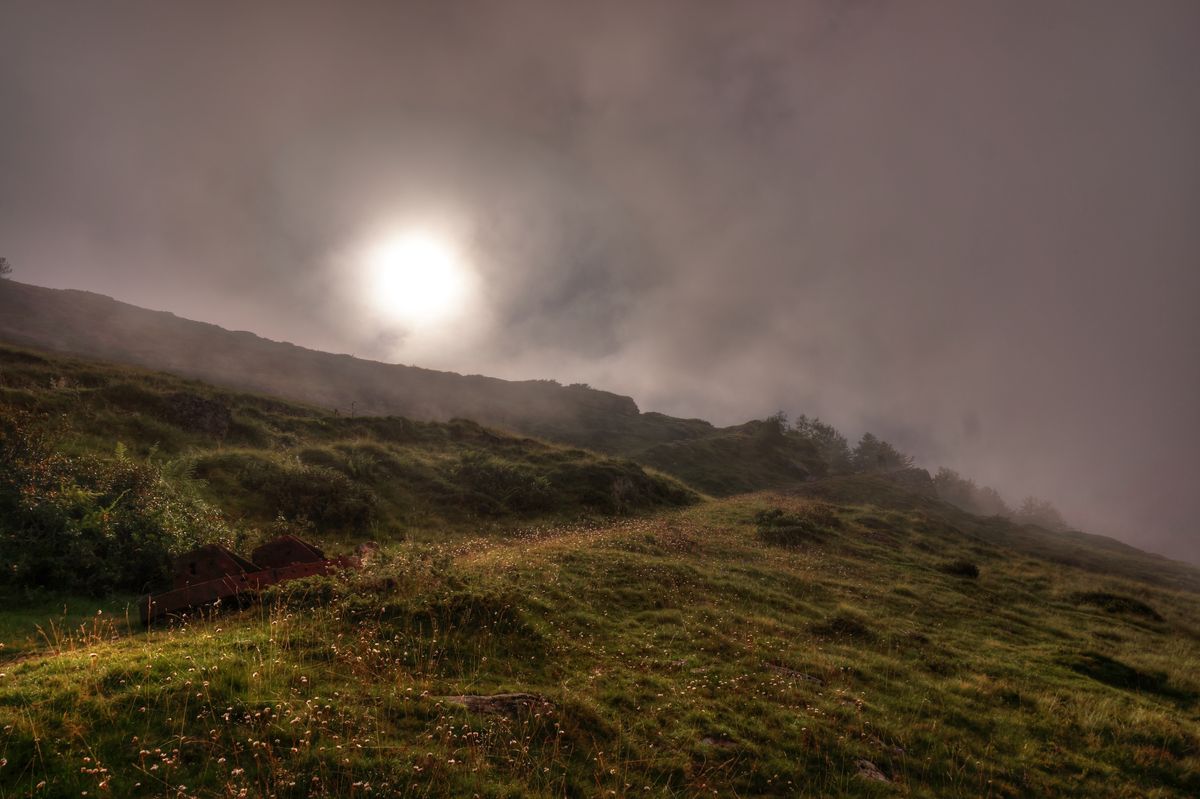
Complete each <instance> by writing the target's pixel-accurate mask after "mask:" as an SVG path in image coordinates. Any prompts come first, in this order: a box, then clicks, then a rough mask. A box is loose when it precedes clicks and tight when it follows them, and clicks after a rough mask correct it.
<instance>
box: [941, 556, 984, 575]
mask: <svg viewBox="0 0 1200 799" xmlns="http://www.w3.org/2000/svg"><path fill="white" fill-rule="evenodd" d="M941 570H942V571H944V572H945V573H946V574H952V575H954V576H955V577H967V578H969V579H972V580H974V579H976V578H977V577H979V567H978V566H976V565H975V564H974V563H972V562H971V561H969V560H963V559H960V560H952V561H949V562H948V563H943V564H942V566H941Z"/></svg>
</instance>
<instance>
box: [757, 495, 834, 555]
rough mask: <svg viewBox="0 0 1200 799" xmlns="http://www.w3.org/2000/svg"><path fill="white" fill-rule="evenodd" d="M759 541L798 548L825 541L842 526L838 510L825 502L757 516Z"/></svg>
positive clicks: (771, 510)
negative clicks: (831, 532) (830, 533)
mask: <svg viewBox="0 0 1200 799" xmlns="http://www.w3.org/2000/svg"><path fill="white" fill-rule="evenodd" d="M754 524H755V526H756V528H757V531H758V537H759V539H761V540H762V541H763V542H764V543H767V544H772V545H774V546H783V547H794V546H800V545H802V544H808V543H812V542H813V541H818V540H820V539H822V538H823V537H824V536H825V534H826V533H827V532H829V531H830V530H833V529H836V528H837V527H838V526H840V520H839V519H838V515H837V511H836V509H835V508H834V507H833V506H832V505H829V504H827V503H824V502H812V503H809V504H807V505H805V506H804V507H802V508H801V509H800V510H794V511H788V510H784V509H783V508H769V509H766V510H760V511H758V512H757V513H756V514H754Z"/></svg>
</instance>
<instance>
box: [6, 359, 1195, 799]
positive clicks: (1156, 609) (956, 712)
mask: <svg viewBox="0 0 1200 799" xmlns="http://www.w3.org/2000/svg"><path fill="white" fill-rule="evenodd" d="M0 420H3V422H4V424H3V426H0V454H2V455H3V457H4V458H5V459H6V460H5V469H4V470H3V471H2V473H0V502H3V503H9V504H8V505H6V506H5V507H4V508H3V509H2V510H3V512H2V513H0V544H2V545H3V546H2V547H0V563H4V568H5V569H6V570H8V573H9V576H10V577H11V578H12V579H11V580H10V581H9V583H8V585H7V586H6V587H5V588H4V589H0V591H2V592H0V608H2V609H0V796H24V795H34V796H38V795H44V796H68V795H76V796H78V795H81V794H83V793H84V792H87V795H89V796H90V795H112V796H164V797H165V796H171V797H177V798H178V797H227V796H280V797H300V796H368V795H375V796H472V795H478V796H511V797H518V796H546V797H549V796H635V795H636V796H668V797H700V796H713V795H717V796H789V797H791V796H813V797H816V796H830V795H848V796H915V797H935V796H936V797H946V796H956V797H977V796H996V797H1022V796H1047V795H1054V796H1077V797H1105V796H1114V797H1125V796H1139V797H1141V796H1148V797H1185V796H1194V795H1196V794H1197V792H1200V716H1198V715H1197V710H1198V709H1200V678H1198V676H1197V675H1200V571H1198V570H1196V569H1194V568H1192V567H1190V566H1187V565H1185V564H1180V563H1175V562H1172V561H1168V560H1166V559H1163V558H1159V557H1157V556H1153V555H1148V554H1146V553H1142V552H1139V551H1138V550H1136V549H1133V548H1131V547H1127V546H1125V545H1122V544H1119V543H1117V542H1115V541H1111V540H1109V539H1103V538H1100V537H1096V536H1085V535H1084V534H1082V533H1073V532H1062V533H1059V532H1053V531H1048V530H1043V529H1041V528H1037V527H1033V526H1027V525H1026V526H1022V525H1017V524H1014V523H1013V522H1011V521H1008V520H1004V519H999V518H982V517H978V516H973V515H971V514H969V513H966V512H964V511H962V510H960V509H958V508H956V507H954V506H952V505H949V504H947V503H945V502H942V501H940V500H938V499H936V498H935V497H933V496H931V495H930V493H929V492H928V491H927V490H925V488H924V487H923V485H922V484H921V483H920V481H915V480H907V479H889V478H886V477H880V476H866V475H854V476H842V477H834V478H827V479H822V480H817V481H808V482H804V483H803V484H801V485H799V486H797V487H792V488H790V489H787V490H781V491H776V492H771V493H754V494H746V495H742V496H738V497H733V498H726V499H720V500H701V501H697V497H696V496H695V495H694V494H692V493H691V492H689V491H687V490H686V489H685V488H683V487H681V486H680V485H679V484H677V483H675V482H674V481H673V480H670V479H669V478H664V477H661V476H659V475H657V474H656V473H653V472H647V471H645V470H644V469H643V468H642V467H641V466H639V465H637V464H635V463H632V462H630V461H625V460H619V459H613V458H609V457H606V456H603V455H596V454H593V453H589V452H587V451H583V450H578V449H569V448H564V447H561V446H555V445H550V444H546V443H543V442H539V441H535V440H531V439H524V438H518V437H512V436H508V435H505V434H501V433H497V432H495V431H491V430H488V429H487V428H484V427H481V426H479V425H478V424H475V423H473V422H466V421H452V422H446V423H441V422H414V421H411V420H406V419H402V418H398V417H347V416H344V415H337V416H335V415H333V414H331V413H330V412H328V411H324V410H321V409H319V408H314V407H310V406H304V405H299V404H295V403H291V402H287V401H283V400H279V399H275V398H271V397H266V396H261V395H255V394H248V393H244V392H238V391H232V390H228V389H222V388H216V387H213V386H211V385H207V384H203V383H199V382H196V381H191V380H185V379H182V378H179V377H176V376H172V375H168V374H163V373H158V372H150V371H146V370H143V369H140V368H135V367H127V366H116V365H113V364H108V363H102V362H96V361H88V360H81V359H78V358H72V357H66V356H61V355H52V354H48V353H44V352H34V351H29V350H26V349H17V348H11V347H0ZM776 433H777V428H772V427H771V426H770V425H767V424H766V423H760V424H759V425H748V426H745V427H743V428H742V429H741V430H740V431H739V434H740V435H742V436H744V437H745V442H744V443H745V447H746V449H747V451H748V450H750V449H753V448H757V451H759V452H765V453H770V452H771V451H772V449H773V447H774V446H775V444H776V443H777V442H775V441H774V438H773V436H774V435H775V434H776ZM698 441H703V439H698ZM713 447H714V448H713V449H712V450H707V451H706V452H705V455H706V457H710V456H712V455H714V454H715V455H717V456H719V455H720V450H719V445H713ZM664 457H665V456H664ZM764 457H768V456H767V455H764ZM925 480H926V481H928V476H927V475H926V476H925ZM30 525H34V527H30ZM37 525H41V526H40V527H38V526H37ZM297 529H299V531H301V532H302V533H303V534H304V535H307V536H308V537H310V538H312V539H313V540H315V541H316V542H317V543H319V544H321V545H323V546H324V547H326V549H327V550H329V551H344V550H346V549H348V548H349V547H351V546H352V545H353V544H354V543H356V542H358V541H361V540H363V539H364V538H374V539H376V540H378V541H379V542H380V543H381V545H382V547H381V549H380V551H379V553H378V556H377V558H376V559H375V561H374V562H373V563H372V565H370V566H369V568H368V569H367V570H365V571H363V572H361V573H347V574H343V575H341V576H339V577H336V578H313V579H309V580H304V581H299V582H296V583H292V584H290V585H288V586H285V587H281V588H276V589H272V590H270V591H268V592H267V594H266V595H264V596H262V597H260V601H259V602H257V603H255V604H253V605H251V606H250V607H248V608H246V609H243V610H240V611H235V612H225V613H221V614H219V615H216V616H213V617H211V618H207V619H206V618H202V617H195V618H191V619H188V620H186V621H184V622H183V623H179V624H175V625H169V626H163V627H156V628H154V629H152V630H150V631H148V632H147V631H144V630H142V629H140V627H139V626H138V625H137V624H136V623H131V622H130V618H131V617H132V618H134V619H136V612H135V611H133V610H132V604H131V603H132V602H133V600H134V596H133V593H132V592H133V591H135V590H136V587H135V586H134V585H132V584H131V583H130V582H129V580H128V579H126V580H125V582H121V581H120V579H119V578H121V577H122V576H123V575H124V576H126V577H128V576H129V574H136V576H137V578H138V579H143V578H145V579H149V577H148V576H147V575H150V576H152V575H153V567H154V566H155V563H156V562H155V561H153V560H151V561H148V562H146V563H142V564H141V566H142V567H145V568H143V570H142V571H138V572H136V573H132V572H129V573H127V571H126V568H127V566H128V565H129V564H127V563H125V561H124V560H123V558H124V557H125V555H124V554H123V553H130V552H133V551H134V550H129V549H122V546H123V543H122V542H123V537H124V536H126V535H131V534H132V535H137V536H141V538H138V539H136V540H139V541H147V540H148V541H150V542H151V543H152V544H153V545H154V546H158V547H165V549H164V550H163V552H164V554H169V553H170V552H171V551H176V550H175V549H172V547H181V546H185V545H187V544H188V543H189V541H197V542H198V541H206V540H224V541H227V542H229V543H231V544H233V545H235V546H238V547H240V548H245V547H247V546H249V545H250V544H252V543H253V541H254V540H256V536H261V535H266V534H273V533H274V532H277V531H280V530H297ZM31 531H32V534H31ZM147 535H149V538H147ZM163 536H167V537H166V538H164V537H163ZM171 536H175V537H171ZM189 536H190V538H189ZM39 558H40V559H41V560H40V561H38V559H39ZM80 558H88V559H90V560H88V561H87V563H86V564H82V565H81V562H80V560H79V559H80ZM56 559H57V560H56ZM114 559H115V560H116V561H117V566H119V568H117V567H114V565H113V564H114ZM31 563H33V565H34V566H35V567H36V568H38V569H47V568H51V567H59V569H60V570H59V572H57V573H56V575H57V576H55V577H53V578H45V577H42V578H40V580H39V581H37V582H35V583H33V584H29V583H28V579H27V578H29V577H30V575H31V574H34V573H35V572H29V571H26V569H27V567H29V566H30V564H31ZM135 565H136V564H135ZM96 575H101V576H104V575H108V576H109V577H111V578H112V579H111V580H110V581H109V582H108V583H102V582H97V581H96V579H95V576H96ZM22 580H25V581H26V582H25V583H22V582H21V581H22ZM20 585H26V587H25V588H20V587H19V586H20ZM83 591H91V592H93V593H94V594H95V596H92V597H88V596H83V595H81V592H83Z"/></svg>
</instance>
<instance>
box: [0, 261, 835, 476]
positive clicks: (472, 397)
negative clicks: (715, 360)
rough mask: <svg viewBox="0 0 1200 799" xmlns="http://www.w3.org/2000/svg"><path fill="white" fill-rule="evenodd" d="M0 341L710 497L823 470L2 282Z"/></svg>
mask: <svg viewBox="0 0 1200 799" xmlns="http://www.w3.org/2000/svg"><path fill="white" fill-rule="evenodd" d="M0 341H4V342H8V343H11V344H17V345H22V346H29V347H35V348H44V349H51V350H56V351H59V352H64V353H71V354H77V355H86V356H92V357H99V358H105V359H109V360H113V361H118V362H122V363H127V364H133V365H138V366H146V367H150V368H153V369H162V370H166V371H169V372H172V373H175V374H178V375H183V376H186V377H193V378H198V379H201V380H205V381H208V382H211V383H215V384H217V385H222V386H226V387H230V388H236V389H241V390H246V391H252V392H261V393H265V394H272V395H276V396H280V397H285V398H288V399H292V400H297V401H300V402H305V403H309V404H312V405H316V406H320V407H324V408H328V409H335V410H338V411H340V412H341V413H343V414H350V413H353V414H357V415H374V416H387V415H391V416H404V417H406V418H409V419H414V420H419V421H449V420H450V419H455V418H465V419H471V420H474V421H476V422H479V423H481V424H484V425H488V426H491V427H496V428H500V429H504V430H509V431H512V432H516V433H520V434H523V435H529V436H537V437H540V438H545V439H548V440H551V441H556V442H560V443H565V444H571V445H574V446H580V447H586V448H588V449H593V450H596V451H599V452H604V453H607V454H613V455H622V456H626V457H630V458H635V459H636V460H639V461H641V462H644V463H647V464H649V465H652V466H655V467H657V468H659V469H661V470H663V471H665V472H668V473H669V474H672V475H675V476H678V477H680V478H682V479H684V480H686V481H688V482H690V483H692V484H693V485H694V486H696V487H697V488H700V489H701V490H703V491H706V492H708V493H711V494H716V495H724V494H731V493H736V492H740V491H746V490H754V489H760V488H778V487H784V486H787V485H790V484H793V483H795V482H797V481H800V480H803V479H805V478H806V477H808V476H810V475H813V474H817V473H820V471H821V470H822V466H821V462H820V459H819V458H818V457H817V456H816V453H815V452H813V451H812V449H811V448H810V447H809V446H807V445H806V443H805V442H803V441H798V440H796V439H794V438H785V437H783V436H772V435H771V431H770V429H767V428H764V427H763V426H762V425H764V424H766V423H754V422H751V423H748V424H747V425H741V426H737V427H730V428H717V427H714V426H713V425H711V424H709V423H708V422H706V421H703V420H700V419H679V418H675V417H671V416H666V415H664V414H660V413H642V412H641V411H640V410H639V408H638V406H637V403H635V402H634V401H633V399H631V398H630V397H625V396H621V395H619V394H614V393H611V392H608V391H599V390H596V389H593V388H589V387H587V386H580V385H572V386H563V385H560V384H559V383H557V382H554V381H552V380H524V381H509V380H500V379H498V378H493V377H485V376H482V375H460V374H456V373H454V372H440V371H435V370H432V369H422V368H419V367H416V366H403V365H397V364H387V363H380V362H378V361H370V360H365V359H362V358H355V357H352V356H349V355H334V354H331V353H327V352H320V351H317V350H310V349H306V348H304V347H298V346H296V345H294V344H288V343H284V342H278V341H270V340H268V339H265V338H262V337H261V336H257V335H254V334H253V333H248V332H244V331H230V330H226V329H224V328H221V327H218V326H216V325H212V324H207V323H204V322H196V321H192V320H189V319H183V318H180V317H178V316H175V315H174V314H171V313H166V312H163V311H151V310H147V309H145V308H139V307H137V306H135V305H130V304H128V303H124V302H119V301H117V300H114V299H112V298H110V297H106V296H103V295H100V294H95V293H92V292H87V291H76V290H69V289H48V288H41V287H38V286H30V285H27V284H24V283H17V282H14V281H11V280H6V281H3V282H2V283H0ZM768 427H769V426H768Z"/></svg>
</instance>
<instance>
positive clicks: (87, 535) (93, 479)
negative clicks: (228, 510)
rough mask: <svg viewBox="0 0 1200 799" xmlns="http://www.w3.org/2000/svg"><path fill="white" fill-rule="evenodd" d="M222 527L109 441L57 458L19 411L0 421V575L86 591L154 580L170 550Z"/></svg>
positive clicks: (224, 529)
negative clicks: (104, 452) (102, 453)
mask: <svg viewBox="0 0 1200 799" xmlns="http://www.w3.org/2000/svg"><path fill="white" fill-rule="evenodd" d="M231 537H232V535H231V531H230V529H229V528H228V526H227V525H226V523H225V520H224V518H223V517H222V516H221V514H220V512H219V511H217V510H216V509H214V508H212V507H211V506H209V505H207V504H206V503H204V502H203V501H201V500H200V499H198V498H197V497H195V496H194V495H192V494H191V493H189V492H188V491H187V489H186V486H185V487H182V488H181V487H179V486H175V485H172V484H171V483H169V482H168V481H167V480H165V479H164V478H163V475H162V472H161V471H160V468H159V467H158V466H156V465H155V464H152V463H149V462H141V461H135V460H133V459H131V458H129V457H127V456H126V454H125V452H124V450H123V448H121V447H118V448H117V452H116V453H115V455H114V456H113V457H112V458H99V457H95V456H87V457H66V456H64V455H62V454H60V453H59V452H58V451H57V450H56V448H55V446H54V441H53V437H52V436H50V435H48V434H47V433H46V432H45V430H44V429H42V428H40V427H39V426H38V425H37V424H36V420H35V419H34V418H33V417H31V416H29V415H15V416H11V417H8V418H5V419H3V420H0V568H2V569H3V574H4V578H5V582H8V583H9V584H11V585H15V586H18V587H22V588H54V589H57V590H67V591H78V592H84V593H89V594H93V595H98V594H104V593H107V592H111V591H115V590H122V591H143V590H146V589H147V588H148V587H149V586H151V585H155V584H159V583H161V582H164V581H165V580H166V579H167V578H168V577H169V576H170V574H171V564H172V560H173V558H174V557H175V556H176V555H178V554H180V553H181V552H183V551H185V550H187V549H190V548H192V547H194V546H197V545H198V544H200V543H205V542H209V541H213V540H222V539H225V540H228V539H230V538H231Z"/></svg>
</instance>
